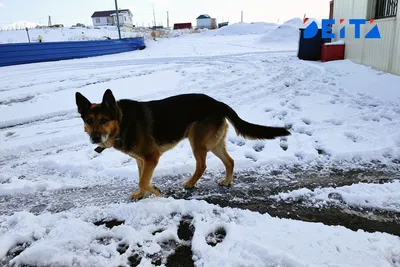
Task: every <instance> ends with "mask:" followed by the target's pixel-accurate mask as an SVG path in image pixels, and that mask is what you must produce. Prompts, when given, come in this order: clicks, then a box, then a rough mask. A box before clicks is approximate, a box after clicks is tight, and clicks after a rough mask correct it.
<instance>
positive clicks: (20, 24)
mask: <svg viewBox="0 0 400 267" xmlns="http://www.w3.org/2000/svg"><path fill="white" fill-rule="evenodd" d="M38 25H39V24H37V23H36V22H30V21H17V22H14V23H11V24H9V25H6V26H1V27H0V30H25V28H26V27H28V28H35V27H36V26H38Z"/></svg>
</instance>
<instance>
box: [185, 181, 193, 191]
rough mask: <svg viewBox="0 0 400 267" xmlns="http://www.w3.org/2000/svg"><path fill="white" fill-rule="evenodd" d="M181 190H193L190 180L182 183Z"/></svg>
mask: <svg viewBox="0 0 400 267" xmlns="http://www.w3.org/2000/svg"><path fill="white" fill-rule="evenodd" d="M183 188H185V189H186V190H192V189H194V184H193V183H192V182H191V181H190V180H187V181H186V182H184V183H183Z"/></svg>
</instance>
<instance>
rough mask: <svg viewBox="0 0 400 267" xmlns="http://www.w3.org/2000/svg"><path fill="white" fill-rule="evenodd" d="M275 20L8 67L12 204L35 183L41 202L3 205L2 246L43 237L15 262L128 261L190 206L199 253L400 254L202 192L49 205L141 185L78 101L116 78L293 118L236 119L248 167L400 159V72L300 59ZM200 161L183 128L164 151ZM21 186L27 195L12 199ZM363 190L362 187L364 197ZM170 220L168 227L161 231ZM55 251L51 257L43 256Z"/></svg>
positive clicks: (5, 127) (271, 256) (141, 89)
mask: <svg viewBox="0 0 400 267" xmlns="http://www.w3.org/2000/svg"><path fill="white" fill-rule="evenodd" d="M289 24H290V23H289ZM286 26H288V25H286ZM281 29H282V28H281ZM291 30H293V29H291ZM296 31H298V30H296ZM275 32H276V33H275V35H276V36H275V37H276V38H275V39H274V41H268V38H266V39H265V38H264V40H265V41H264V42H260V38H263V37H265V35H266V34H268V33H257V34H246V35H226V36H225V35H218V36H212V35H205V34H187V35H182V36H178V37H176V38H173V39H159V40H158V41H148V42H147V43H146V45H147V48H146V49H145V50H143V51H134V52H129V53H122V54H118V55H109V56H102V57H96V58H87V59H77V60H67V61H60V62H48V63H39V64H28V65H19V66H11V67H3V68H1V72H0V166H1V172H0V207H4V206H5V203H7V205H9V206H13V205H14V206H15V207H18V208H20V207H21V205H22V206H23V203H20V202H18V197H19V196H22V195H26V194H32V196H33V199H32V200H31V202H33V203H35V205H37V207H38V208H40V209H39V212H36V213H37V214H36V213H35V212H33V211H30V210H26V211H24V212H18V213H15V214H13V215H2V216H1V217H0V244H1V245H0V258H2V257H4V256H5V255H6V254H7V252H8V251H9V250H10V249H11V248H14V247H15V246H16V245H17V244H21V243H24V242H28V243H30V247H29V248H27V249H26V250H25V251H23V252H22V253H21V254H19V256H18V257H15V258H14V261H15V262H19V263H24V264H26V265H29V264H31V265H34V264H49V265H55V264H63V263H65V264H67V265H70V264H71V263H72V262H78V263H79V264H82V265H84V266H102V264H103V265H104V266H110V265H116V266H117V265H118V264H123V263H126V260H127V257H128V256H129V255H130V254H129V253H131V250H132V249H134V250H137V251H139V252H140V253H145V252H147V253H150V254H151V253H155V252H161V251H162V249H161V248H160V247H161V245H160V244H158V243H157V241H159V240H163V239H165V238H166V239H175V240H176V230H177V224H178V223H179V219H176V218H175V219H174V218H172V217H168V216H169V214H170V213H172V212H176V213H181V214H186V213H191V214H192V216H193V217H194V221H193V222H194V226H195V233H194V236H193V240H192V250H193V253H194V260H195V261H196V264H197V266H210V265H212V266H236V265H237V266H239V265H242V266H243V264H245V263H246V266H260V264H265V263H266V262H268V263H270V265H269V266H335V265H336V266H400V251H399V247H400V244H399V239H398V237H395V236H391V235H387V234H381V233H368V234H367V233H364V232H363V231H357V232H354V231H350V230H348V229H345V228H343V227H328V226H324V225H322V224H310V223H303V222H295V221H291V220H280V219H277V218H271V217H269V216H268V215H260V214H257V213H252V212H249V211H239V210H235V209H230V208H226V209H220V208H218V207H217V206H213V205H208V204H205V203H203V202H199V201H194V200H193V201H183V200H173V199H163V198H160V199H146V200H144V201H141V202H139V203H131V204H119V205H111V204H108V203H107V199H108V198H107V197H105V198H104V195H102V196H101V197H102V198H101V201H97V202H98V203H96V206H93V205H90V206H86V207H81V208H73V207H74V205H73V204H72V205H71V202H72V203H73V202H74V199H64V200H63V202H60V203H58V204H59V205H60V206H62V207H63V209H62V210H65V211H62V212H59V213H56V214H50V213H48V211H46V208H45V207H46V205H47V204H48V203H46V202H45V201H44V200H43V198H42V197H45V196H48V195H51V192H53V191H59V190H71V191H73V190H75V189H77V188H81V189H85V188H92V187H96V186H104V185H105V187H104V188H107V186H106V185H108V184H111V183H120V184H125V183H126V184H130V185H132V190H134V189H135V188H137V181H138V176H137V166H136V162H135V161H134V160H132V159H130V158H129V157H127V156H126V155H123V154H121V153H119V152H117V151H115V150H112V149H107V150H105V151H104V152H103V153H102V154H101V155H98V154H96V153H95V152H94V151H93V149H94V148H95V147H94V146H92V145H91V144H90V142H89V140H88V137H87V135H86V134H85V133H84V131H83V124H82V121H81V119H80V118H79V116H78V114H77V111H76V106H75V99H74V95H75V92H76V91H79V92H81V93H83V94H84V95H85V96H87V97H88V98H89V99H90V100H91V101H93V102H98V101H101V98H102V94H103V92H104V91H105V90H106V89H107V88H110V89H112V90H113V92H114V94H115V96H116V98H133V99H137V100H152V99H160V98H164V97H168V96H171V95H175V94H180V93H194V92H197V93H206V94H208V95H210V96H212V97H214V98H216V99H218V100H221V101H223V102H225V103H227V104H229V105H231V106H232V107H233V108H234V109H235V110H236V111H237V112H238V114H239V115H240V116H241V117H242V118H243V119H245V120H248V121H250V122H254V123H259V124H265V125H272V126H285V125H286V126H290V127H291V132H292V135H291V136H289V137H287V138H277V139H276V140H270V141H252V140H244V139H242V138H240V137H237V136H236V134H235V132H234V131H233V129H232V127H230V130H229V133H228V137H227V140H228V142H227V149H228V151H229V153H230V154H231V156H232V157H233V158H234V159H235V171H236V172H240V171H244V170H253V171H256V172H257V173H259V174H263V173H264V172H267V171H271V170H285V169H286V170H288V169H290V168H300V169H309V168H311V169H313V168H322V169H329V168H331V167H335V168H343V169H353V168H368V167H371V166H372V167H374V166H376V165H378V166H386V167H387V168H389V169H390V168H391V169H396V168H398V166H399V163H400V131H399V129H400V121H399V115H400V101H399V100H400V91H399V90H396V88H397V85H398V84H399V83H400V78H399V77H398V76H394V75H391V74H384V73H381V72H378V71H375V70H372V69H371V68H368V67H364V66H360V65H357V64H354V63H352V62H350V61H348V60H343V61H337V62H328V63H320V62H306V61H301V60H299V59H298V58H297V57H296V49H297V44H296V42H294V37H290V38H293V41H291V42H289V41H288V39H287V36H289V35H286V34H285V33H282V36H281V37H279V36H278V35H279V33H280V32H281V31H280V30H278V29H276V30H275ZM293 34H295V33H294V31H293ZM0 37H1V41H4V35H1V36H0ZM377 88H379V90H377ZM207 167H208V168H207V170H208V171H209V172H210V173H220V172H221V171H223V170H224V167H223V165H222V163H221V162H220V161H219V160H218V159H217V158H216V157H215V156H213V155H208V157H207ZM194 168H195V160H194V158H193V156H192V153H191V149H190V145H189V143H188V142H187V141H183V142H182V143H181V144H179V145H178V146H177V147H176V148H174V149H173V150H172V151H169V152H167V153H165V155H164V156H163V157H162V158H161V160H160V162H159V165H158V166H157V168H156V170H155V173H154V175H155V177H165V176H168V175H179V174H188V173H189V174H190V173H192V172H193V170H194ZM218 175H219V174H218ZM218 175H217V174H216V175H215V180H218V178H220V177H219V176H218ZM217 176H218V177H217ZM170 182H175V183H176V186H178V187H179V186H181V183H180V182H179V183H178V182H176V181H170ZM233 186H235V182H234V185H233ZM161 187H162V185H161ZM199 190H201V181H200V185H199ZM357 190H358V188H355V194H356V195H357V194H358V193H357ZM383 191H384V190H382V192H383ZM375 192H380V191H379V190H376V191H375ZM33 193H35V194H33ZM104 193H105V194H107V192H104ZM382 194H383V193H382ZM9 197H16V198H13V200H12V201H16V202H15V203H14V202H13V203H9V202H7V201H8V200H7V199H9ZM92 197H93V198H96V197H97V198H99V199H100V196H98V195H93V196H92ZM360 199H361V200H362V199H363V191H362V190H361V189H360V193H359V199H358V200H357V199H356V198H353V200H354V202H356V200H357V201H361V200H360ZM393 199H394V201H393V202H390V203H391V205H392V206H393V205H397V204H396V203H398V202H397V201H398V198H393ZM54 201H57V200H54ZM347 201H349V203H350V204H351V201H350V200H347ZM385 203H388V202H384V201H381V202H375V203H374V205H377V206H378V207H379V205H385ZM97 205H100V206H101V207H99V206H97ZM41 207H44V208H41ZM68 207H71V208H68ZM43 210H44V212H43ZM213 210H216V211H217V212H213ZM10 212H11V213H12V212H13V210H11V211H10V210H7V211H3V213H7V214H8V213H10ZM34 214H35V215H34ZM104 218H110V219H111V218H114V219H119V220H124V221H125V225H121V226H118V227H115V228H113V229H111V230H108V229H107V228H104V227H97V226H94V225H93V224H92V223H91V222H93V221H95V220H100V219H104ZM218 226H223V227H225V229H226V231H227V236H226V237H225V239H224V241H223V242H222V243H220V244H218V245H217V246H215V247H210V246H208V245H207V244H206V243H205V241H204V240H205V236H206V235H207V233H208V232H209V231H211V230H212V229H214V227H218ZM158 227H163V228H165V229H166V230H165V231H164V232H163V233H160V234H156V235H154V236H153V235H151V231H153V230H157V229H156V228H158ZM244 237H245V238H244ZM99 238H100V239H102V238H103V239H104V238H105V240H106V241H107V242H105V243H104V242H103V243H101V242H99ZM103 239H102V240H103ZM177 241H178V242H180V241H179V240H177ZM119 242H125V243H128V244H129V247H130V248H131V249H130V250H129V252H127V253H123V254H121V255H120V254H119V253H117V252H116V246H118V243H119ZM136 242H139V243H141V248H139V247H137V245H136ZM43 253H46V255H52V257H41V255H44V254H43ZM163 253H164V252H163ZM247 263H249V265H247ZM224 264H225V265H224ZM235 264H236V265H235ZM142 266H149V259H147V258H143V262H142Z"/></svg>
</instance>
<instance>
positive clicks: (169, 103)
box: [75, 89, 290, 199]
mask: <svg viewBox="0 0 400 267" xmlns="http://www.w3.org/2000/svg"><path fill="white" fill-rule="evenodd" d="M75 98H76V105H77V107H78V112H79V113H80V115H81V118H82V119H83V121H84V129H85V132H86V133H87V134H88V135H89V137H90V140H91V142H92V143H93V144H96V145H98V147H97V148H96V149H95V150H96V151H97V152H99V153H100V152H101V151H103V150H104V149H106V148H115V149H116V150H118V151H121V152H123V153H125V154H127V155H129V156H131V157H133V158H135V159H136V162H137V165H138V169H139V190H138V191H136V192H134V193H132V194H131V196H130V197H131V199H141V198H142V197H143V196H144V195H145V194H146V192H149V193H151V194H154V195H156V196H161V192H160V190H159V189H158V188H157V187H155V186H153V185H152V184H151V178H152V175H153V171H154V169H155V168H156V166H157V164H158V161H159V159H160V156H161V155H162V154H163V153H164V152H166V151H168V150H170V149H172V148H173V147H174V146H176V145H177V144H178V143H179V142H180V141H182V140H183V139H186V138H188V140H189V142H190V145H191V147H192V151H193V154H194V157H195V159H196V170H195V172H194V174H193V176H192V177H191V178H190V179H188V180H187V181H185V182H184V184H183V186H184V188H186V189H191V188H193V187H194V186H195V185H196V183H197V181H198V180H199V179H200V177H201V176H202V175H203V173H204V171H205V169H206V156H207V153H208V152H209V151H211V152H212V153H213V154H214V155H215V156H217V157H218V158H219V159H220V160H221V161H222V162H223V164H224V165H225V168H226V176H225V178H223V179H221V180H219V184H220V185H225V186H229V185H230V184H231V183H232V178H233V167H234V161H233V159H232V158H231V157H230V156H229V154H228V152H227V151H226V144H225V138H226V134H227V129H228V124H227V122H226V119H227V120H228V121H229V122H230V123H231V124H232V125H233V126H234V128H235V130H236V133H237V134H238V135H240V136H242V137H244V138H246V139H253V140H255V139H274V138H275V137H279V136H288V135H290V132H288V131H287V130H286V129H285V128H280V127H267V126H261V125H256V124H252V123H249V122H247V121H244V120H242V119H241V118H240V117H239V116H238V115H237V114H236V112H235V111H234V110H233V109H232V108H231V107H229V106H228V105H226V104H224V103H222V102H219V101H217V100H215V99H213V98H211V97H209V96H207V95H204V94H182V95H176V96H172V97H168V98H165V99H161V100H154V101H148V102H140V101H134V100H129V99H122V100H119V101H116V100H115V98H114V95H113V93H112V92H111V90H110V89H107V90H106V91H105V93H104V95H103V100H102V102H101V103H100V104H92V103H91V102H90V101H89V100H88V99H87V98H86V97H84V96H83V95H82V94H81V93H79V92H77V93H76V94H75Z"/></svg>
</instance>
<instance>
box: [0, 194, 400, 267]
mask: <svg viewBox="0 0 400 267" xmlns="http://www.w3.org/2000/svg"><path fill="white" fill-rule="evenodd" d="M183 216H185V217H187V218H189V222H188V223H190V224H192V225H193V227H194V229H193V231H194V232H193V233H192V234H190V233H189V234H188V237H189V238H188V239H189V240H187V241H185V240H183V239H182V237H179V235H178V228H179V224H180V221H181V218H182V217H183ZM110 219H117V220H118V221H121V222H124V223H123V224H121V225H118V226H115V227H113V228H111V229H109V228H107V227H105V226H104V225H101V226H96V225H94V224H93V223H94V222H98V221H102V220H105V221H107V220H110ZM221 228H223V229H224V230H225V232H226V236H225V237H223V239H222V240H220V243H218V244H216V245H215V246H211V245H209V244H207V240H208V239H209V238H207V237H208V236H209V235H210V233H213V232H214V231H216V230H217V229H221ZM0 233H1V236H0V244H1V245H0V258H2V257H4V256H5V255H6V253H7V251H9V250H10V249H12V248H14V247H16V246H17V245H19V246H22V244H25V247H27V248H26V249H25V250H24V251H23V252H22V253H20V254H19V255H18V256H16V257H15V258H14V259H12V260H11V262H10V263H11V264H14V263H15V264H20V265H23V264H25V265H35V266H45V265H46V266H55V265H57V266H58V265H63V266H73V265H75V266H118V265H122V266H127V265H128V257H129V256H132V255H134V254H137V255H139V257H143V258H142V260H141V264H140V265H139V266H154V265H151V260H150V259H149V258H152V257H158V258H160V259H161V262H162V263H163V264H165V263H166V258H167V257H168V255H169V254H170V253H171V251H170V250H171V247H172V248H173V247H175V246H179V245H186V246H191V249H192V251H193V260H194V262H195V265H196V266H232V267H233V266H276V267H278V266H288V267H301V266H304V267H305V266H352V267H355V266H362V267H368V266H370V267H376V266H380V267H389V266H399V265H400V249H399V248H400V239H399V238H398V237H395V236H391V235H388V234H383V233H373V234H371V233H365V232H363V231H357V232H355V231H350V230H348V229H346V228H344V227H340V226H335V227H330V226H325V225H323V224H310V223H304V222H299V221H293V220H286V219H278V218H273V217H270V216H269V215H261V214H258V213H253V212H249V211H244V210H237V209H231V208H219V207H216V206H214V205H210V204H206V203H205V202H203V201H183V200H173V199H145V200H143V201H140V202H138V203H132V204H118V205H110V206H107V207H101V208H99V207H88V208H85V209H77V210H74V211H69V212H61V213H56V214H42V215H39V216H34V215H33V214H31V213H28V212H20V213H16V214H14V215H12V216H9V217H0ZM123 248H124V249H123Z"/></svg>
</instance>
